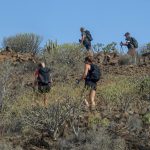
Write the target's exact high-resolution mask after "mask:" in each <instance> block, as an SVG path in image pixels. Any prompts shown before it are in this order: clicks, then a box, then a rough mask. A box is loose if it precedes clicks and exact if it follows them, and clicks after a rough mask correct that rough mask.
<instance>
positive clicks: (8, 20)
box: [0, 0, 150, 47]
mask: <svg viewBox="0 0 150 150" xmlns="http://www.w3.org/2000/svg"><path fill="white" fill-rule="evenodd" d="M149 8H150V0H0V42H1V43H2V40H3V38H4V37H9V36H12V35H15V34H17V33H26V32H27V33H30V32H32V33H36V34H38V35H41V36H42V37H43V43H42V46H43V45H44V44H45V42H46V41H47V40H48V39H51V40H57V41H58V43H60V44H62V43H70V42H71V43H73V42H78V39H79V38H80V31H79V29H80V27H81V26H83V27H85V28H86V29H88V30H90V31H91V34H92V36H93V39H94V40H93V43H103V44H108V43H110V42H112V41H115V42H117V43H120V41H123V40H124V36H123V35H124V33H125V32H130V33H131V35H132V36H133V37H135V38H136V39H137V40H138V42H139V44H140V45H143V44H145V43H148V42H150V9H149ZM1 46H2V45H1V44H0V47H1Z"/></svg>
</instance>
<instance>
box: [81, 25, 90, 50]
mask: <svg viewBox="0 0 150 150" xmlns="http://www.w3.org/2000/svg"><path fill="white" fill-rule="evenodd" d="M80 32H81V39H80V40H79V42H80V43H81V44H83V45H84V47H85V48H86V50H87V51H90V50H91V41H92V40H93V38H92V35H91V33H90V31H88V30H85V29H84V28H83V27H81V28H80Z"/></svg>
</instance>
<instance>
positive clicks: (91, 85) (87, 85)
mask: <svg viewBox="0 0 150 150" xmlns="http://www.w3.org/2000/svg"><path fill="white" fill-rule="evenodd" d="M85 88H86V89H89V88H90V89H91V90H95V91H96V89H97V83H96V82H93V81H90V80H86V81H85Z"/></svg>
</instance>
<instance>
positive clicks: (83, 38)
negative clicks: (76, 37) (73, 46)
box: [81, 35, 86, 44]
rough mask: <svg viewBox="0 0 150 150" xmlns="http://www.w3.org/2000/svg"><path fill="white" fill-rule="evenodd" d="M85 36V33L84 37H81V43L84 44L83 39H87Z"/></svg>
mask: <svg viewBox="0 0 150 150" xmlns="http://www.w3.org/2000/svg"><path fill="white" fill-rule="evenodd" d="M85 38H86V36H85V35H83V36H82V39H81V44H83V41H84V40H85Z"/></svg>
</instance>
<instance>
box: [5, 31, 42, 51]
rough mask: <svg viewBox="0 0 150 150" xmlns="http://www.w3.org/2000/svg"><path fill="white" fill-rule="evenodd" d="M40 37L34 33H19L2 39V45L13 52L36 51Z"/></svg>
mask: <svg viewBox="0 0 150 150" xmlns="http://www.w3.org/2000/svg"><path fill="white" fill-rule="evenodd" d="M41 41H42V38H41V37H40V36H39V35H36V34H34V33H20V34H17V35H14V36H10V37H8V38H4V39H3V47H4V48H5V47H7V46H8V47H10V48H11V49H12V50H13V51H15V52H32V53H37V52H39V49H40V47H39V46H40V44H41Z"/></svg>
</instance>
